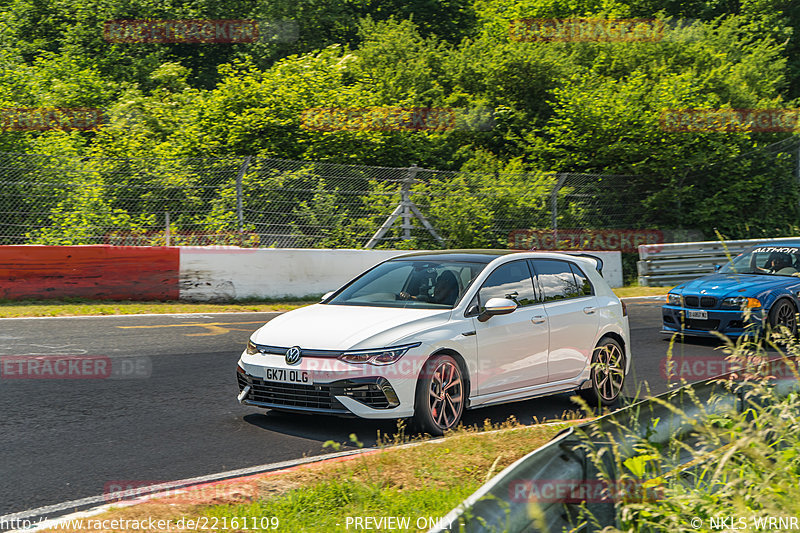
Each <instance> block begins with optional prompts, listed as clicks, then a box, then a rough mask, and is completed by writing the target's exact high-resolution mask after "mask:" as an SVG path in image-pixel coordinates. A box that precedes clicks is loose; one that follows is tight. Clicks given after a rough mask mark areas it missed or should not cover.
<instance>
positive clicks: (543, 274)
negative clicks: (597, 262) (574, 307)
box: [533, 259, 592, 302]
mask: <svg viewBox="0 0 800 533" xmlns="http://www.w3.org/2000/svg"><path fill="white" fill-rule="evenodd" d="M533 268H534V271H535V272H536V277H537V279H538V280H539V288H540V289H541V290H542V300H544V301H545V302H549V301H553V300H565V299H567V298H577V297H580V296H585V295H586V293H585V292H584V291H586V290H587V286H588V290H589V293H588V294H591V293H592V286H591V284H590V283H589V280H588V279H586V276H585V275H584V274H583V272H580V269H577V271H578V272H580V274H581V276H582V278H583V279H579V278H577V277H576V276H575V274H573V270H572V268H573V267H572V264H571V263H568V262H567V261H559V260H557V259H534V260H533ZM584 280H585V281H584Z"/></svg>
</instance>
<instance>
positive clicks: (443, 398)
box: [414, 355, 466, 436]
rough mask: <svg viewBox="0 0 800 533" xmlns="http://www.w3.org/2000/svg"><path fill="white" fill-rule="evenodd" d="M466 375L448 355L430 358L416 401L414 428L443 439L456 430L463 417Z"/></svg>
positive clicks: (420, 379)
mask: <svg viewBox="0 0 800 533" xmlns="http://www.w3.org/2000/svg"><path fill="white" fill-rule="evenodd" d="M465 392H466V391H465V387H464V376H463V373H462V372H461V367H460V366H459V364H458V362H457V361H456V360H455V359H454V358H452V357H451V356H449V355H438V356H435V357H432V358H430V359H429V360H428V361H427V362H426V363H425V366H424V367H423V369H422V372H420V375H419V378H418V380H417V391H416V397H415V399H414V400H415V401H414V426H415V429H417V430H418V431H421V432H423V433H430V434H431V435H433V436H440V435H443V434H444V433H445V431H447V430H450V429H453V428H455V427H456V426H457V425H458V423H459V422H460V421H461V415H463V414H464V405H465V402H466V394H465Z"/></svg>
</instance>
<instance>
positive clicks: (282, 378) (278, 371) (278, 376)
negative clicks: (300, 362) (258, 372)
mask: <svg viewBox="0 0 800 533" xmlns="http://www.w3.org/2000/svg"><path fill="white" fill-rule="evenodd" d="M264 370H266V378H265V379H266V380H267V381H277V382H279V383H297V384H299V385H313V383H312V381H311V377H310V376H309V375H308V372H306V371H304V370H289V369H287V368H265V369H264Z"/></svg>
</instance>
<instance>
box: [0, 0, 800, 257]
mask: <svg viewBox="0 0 800 533" xmlns="http://www.w3.org/2000/svg"><path fill="white" fill-rule="evenodd" d="M565 17H599V18H612V19H619V18H658V19H659V20H660V21H661V23H662V24H664V25H665V28H666V30H665V31H664V33H663V35H662V36H661V38H659V39H657V40H654V41H641V42H602V41H601V42H560V41H550V42H547V41H526V40H524V39H523V40H520V39H516V38H514V36H513V32H512V31H511V27H512V26H513V24H514V21H515V20H518V19H531V18H534V19H537V18H538V19H543V18H565ZM118 19H169V20H177V19H253V20H257V21H259V22H260V23H261V26H260V27H261V28H262V29H263V32H262V35H261V38H260V39H258V40H257V41H256V42H252V43H236V44H224V43H218V44H187V43H173V44H169V43H167V44H154V43H118V42H117V43H115V42H109V41H107V40H105V39H104V34H103V27H104V22H105V21H109V20H118ZM795 30H797V31H795ZM0 31H2V33H0V108H20V107H50V108H52V107H96V108H100V109H103V110H104V112H105V124H104V125H103V126H102V127H101V128H99V129H96V130H92V131H58V130H54V131H46V132H19V131H8V130H6V131H0V151H5V152H26V153H38V154H51V155H56V156H64V155H69V156H75V157H81V156H102V157H163V158H175V157H223V158H224V157H228V156H243V155H254V156H259V157H273V158H283V159H296V160H313V161H328V162H337V163H348V164H364V165H379V166H395V167H406V166H410V165H411V164H412V163H416V164H418V165H420V166H421V167H424V168H432V169H441V170H465V171H469V172H471V173H477V174H483V175H484V176H485V177H484V178H481V179H471V180H468V181H470V183H468V184H465V187H466V190H467V191H469V192H470V193H474V194H475V196H474V198H473V202H472V203H464V204H463V205H462V204H459V205H452V204H453V199H452V198H450V199H449V200H448V199H443V200H441V201H440V202H439V204H441V205H439V206H438V208H440V209H442V210H443V211H447V212H451V211H452V212H453V213H454V214H453V216H452V217H450V219H447V217H446V216H444V218H443V222H442V223H443V224H444V225H445V227H444V228H443V231H444V232H445V233H446V238H447V239H448V244H449V245H451V246H466V245H470V246H471V245H476V246H477V245H498V243H497V242H485V239H482V238H481V237H480V235H479V234H478V233H479V232H480V228H481V227H486V226H487V224H489V225H490V224H491V221H488V220H477V221H476V220H471V217H472V216H473V215H474V214H475V213H480V212H481V210H480V208H481V203H480V194H478V193H483V192H485V190H486V189H492V188H494V189H497V188H498V186H500V185H502V187H505V188H506V190H505V192H504V194H509V195H511V196H513V191H514V190H516V189H514V188H515V187H519V190H520V191H521V193H520V194H519V197H520V198H523V197H525V195H529V194H530V189H531V187H530V186H529V185H528V184H526V183H524V181H525V180H522V182H521V183H520V180H519V179H517V178H508V179H500V178H498V179H497V181H496V183H493V180H492V179H491V178H492V176H501V175H509V176H519V172H523V171H524V172H531V176H532V178H531V179H538V178H536V176H539V175H540V173H541V172H589V173H604V174H622V175H629V176H631V178H630V189H631V190H634V191H638V192H639V193H640V206H639V207H640V210H639V211H638V212H637V216H636V219H637V220H638V223H639V225H640V226H641V227H659V228H668V229H670V228H682V227H687V228H694V229H699V230H701V231H703V232H705V233H706V234H707V235H709V236H711V235H713V229H714V228H717V229H719V230H720V231H722V232H723V233H725V234H727V235H728V236H730V237H748V236H761V235H778V234H787V233H789V232H793V231H796V225H797V218H798V214H800V212H799V211H798V203H799V202H800V196H799V195H798V188H797V185H796V177H795V173H796V172H797V170H796V168H797V162H796V160H795V155H794V154H793V153H790V152H787V151H785V150H781V149H770V148H767V147H769V146H771V145H773V144H774V143H776V142H779V141H782V140H785V139H786V138H787V137H790V136H791V133H789V132H777V133H758V132H750V131H735V132H721V131H706V132H678V131H667V130H665V129H664V128H662V127H661V125H660V119H661V117H662V113H663V111H664V110H665V109H685V108H767V109H769V108H791V107H792V106H793V105H795V103H796V99H797V98H798V97H800V53H798V52H800V4H798V3H797V2H790V1H789V0H691V1H686V2H684V1H681V2H678V1H674V0H577V1H569V2H567V1H565V0H415V1H411V2H405V1H395V0H392V1H388V2H385V1H380V2H379V1H378V0H348V1H345V2H317V1H314V0H299V1H289V0H278V1H276V2H269V3H267V2H251V1H247V0H235V1H233V2H230V1H229V2H219V1H216V0H206V1H202V2H201V1H198V0H192V1H189V2H175V1H174V0H166V1H165V2H157V3H156V2H150V1H148V0H129V1H126V2H111V1H109V0H77V1H74V0H70V1H65V0H51V1H47V2H45V1H44V0H2V1H0ZM354 107H356V108H383V107H400V108H414V107H432V108H456V109H458V110H459V111H458V116H459V118H458V120H459V121H460V122H459V127H456V128H454V129H450V128H445V129H441V128H439V129H437V128H431V129H427V130H425V129H423V130H420V131H408V130H405V131H375V130H374V129H370V128H368V127H364V128H348V129H346V130H340V131H324V130H319V129H313V128H308V127H307V125H304V122H303V120H304V118H303V117H304V110H308V109H310V108H354ZM487 117H489V118H488V119H487ZM781 146H786V147H791V149H792V150H795V148H796V147H794V146H793V145H789V144H786V145H781ZM477 174H476V175H477ZM52 179H54V180H58V179H59V178H58V176H54V177H53V178H52ZM86 179H87V180H88V181H87V183H86V185H87V188H86V189H84V190H83V191H82V192H81V195H82V196H76V195H73V197H70V198H60V199H58V201H57V202H55V205H54V207H52V208H50V209H55V211H51V215H52V218H53V219H57V220H58V226H59V228H61V229H58V228H56V229H55V230H52V231H49V233H48V232H47V231H45V233H44V234H37V235H38V236H39V237H41V235H45V236H47V235H49V236H50V237H52V233H53V232H54V231H55V233H58V232H59V231H68V230H69V228H73V227H80V226H81V225H82V224H83V225H85V224H87V222H85V220H84V221H81V220H77V219H76V217H77V218H80V216H78V215H75V214H74V211H75V209H74V206H76V205H86V204H93V205H94V204H97V205H95V207H89V208H87V209H89V210H90V211H92V209H93V211H92V213H93V215H92V216H94V217H96V218H98V217H99V218H103V219H108V217H112V218H113V217H116V219H120V220H122V219H125V217H126V216H128V215H127V214H126V213H125V212H120V210H119V209H117V208H116V207H114V205H113V204H114V200H115V199H114V198H109V197H107V196H108V194H111V193H105V192H104V193H102V194H99V193H98V194H92V192H91V190H90V189H91V187H92V186H98V185H101V184H99V182H98V180H100V181H102V179H103V178H102V175H101V173H100V174H96V175H92V176H88V175H87V178H86ZM165 179H167V178H165ZM198 179H199V178H198ZM465 179H466V178H465ZM435 185H436V184H435V183H431V184H429V185H428V187H434V188H435ZM598 191H599V192H598V193H597V194H600V195H606V197H604V198H603V201H606V202H614V201H615V190H614V189H609V190H607V191H605V192H603V191H602V190H600V189H598ZM427 192H430V191H427ZM320 201H322V199H320ZM448 201H449V203H448ZM6 203H7V202H6ZM331 207H333V208H334V209H335V208H336V206H335V205H334V206H331ZM389 209H390V210H391V206H389ZM509 209H512V211H513V209H514V208H513V206H512V207H510V208H509ZM68 212H70V213H72V214H70V215H69V217H71V218H66V217H67V213H68ZM471 213H472V214H471ZM496 215H497V216H501V217H503V216H505V217H506V218H511V219H515V218H516V215H513V214H508V213H505V212H503V213H496ZM136 216H140V215H138V214H137V215H136ZM339 216H340V217H342V220H343V221H345V220H347V219H348V218H350V217H351V215H350V214H348V213H347V212H341V213H339ZM220 217H222V218H220V219H219V220H223V219H224V220H228V219H229V218H230V214H227V215H224V216H223V214H220ZM225 217H227V218H225ZM126 220H127V219H126ZM123 222H124V220H123ZM125 223H129V221H128V222H125ZM343 231H344V230H343ZM344 233H346V231H345V232H344ZM37 235H34V236H33V237H36V236H37ZM50 237H47V238H48V239H49V238H50ZM45 240H47V239H45ZM47 242H51V241H47ZM67 242H81V237H80V236H78V237H75V236H73V237H70V238H69V239H67ZM338 242H340V243H343V244H348V243H350V242H349V241H348V239H346V238H343V239H340V240H339V241H338ZM336 243H337V241H336V239H333V240H332V241H329V242H327V243H326V244H328V245H334V244H336Z"/></svg>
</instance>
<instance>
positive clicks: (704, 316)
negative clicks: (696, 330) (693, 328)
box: [686, 309, 708, 320]
mask: <svg viewBox="0 0 800 533" xmlns="http://www.w3.org/2000/svg"><path fill="white" fill-rule="evenodd" d="M686 318H698V319H700V320H708V311H699V310H698V311H694V310H688V309H687V310H686Z"/></svg>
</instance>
